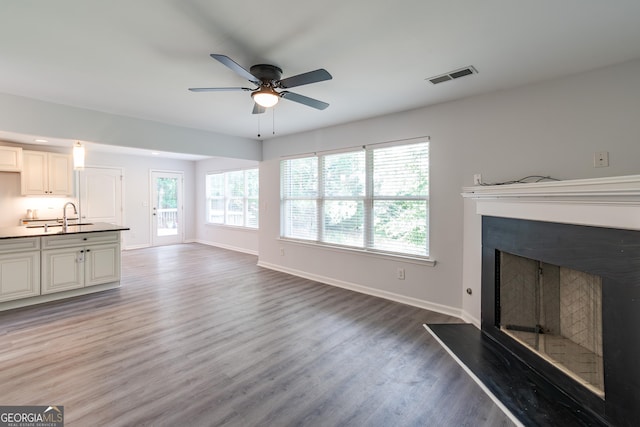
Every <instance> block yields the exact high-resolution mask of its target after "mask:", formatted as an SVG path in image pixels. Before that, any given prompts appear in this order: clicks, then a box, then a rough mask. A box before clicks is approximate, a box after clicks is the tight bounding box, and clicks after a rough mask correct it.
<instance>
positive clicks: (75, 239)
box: [42, 231, 120, 249]
mask: <svg viewBox="0 0 640 427" xmlns="http://www.w3.org/2000/svg"><path fill="white" fill-rule="evenodd" d="M118 242H120V232H119V231H105V232H99V233H77V234H65V235H64V236H45V237H43V238H42V249H53V248H66V247H70V246H84V245H92V244H98V243H118Z"/></svg>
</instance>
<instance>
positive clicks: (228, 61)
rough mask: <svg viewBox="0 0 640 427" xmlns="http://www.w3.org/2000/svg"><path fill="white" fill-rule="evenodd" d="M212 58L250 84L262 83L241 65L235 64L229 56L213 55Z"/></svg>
mask: <svg viewBox="0 0 640 427" xmlns="http://www.w3.org/2000/svg"><path fill="white" fill-rule="evenodd" d="M210 56H211V57H212V58H213V59H215V60H216V61H219V62H221V63H222V64H224V65H226V66H227V67H228V68H230V69H231V71H233V72H234V73H236V74H237V75H239V76H240V77H242V78H244V79H247V80H249V81H250V82H252V83H255V84H258V83H259V82H260V79H259V78H257V77H256V76H254V75H253V74H251V73H250V72H248V71H247V70H245V69H244V68H243V67H242V66H241V65H240V64H238V63H237V62H235V61H234V60H233V59H231V58H229V57H228V56H226V55H218V54H216V53H212V54H211V55H210Z"/></svg>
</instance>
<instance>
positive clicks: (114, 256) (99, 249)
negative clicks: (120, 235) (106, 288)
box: [84, 244, 120, 286]
mask: <svg viewBox="0 0 640 427" xmlns="http://www.w3.org/2000/svg"><path fill="white" fill-rule="evenodd" d="M119 280H120V245H118V244H109V245H96V246H91V247H87V250H86V251H85V257H84V286H94V285H101V284H103V283H109V282H115V281H119Z"/></svg>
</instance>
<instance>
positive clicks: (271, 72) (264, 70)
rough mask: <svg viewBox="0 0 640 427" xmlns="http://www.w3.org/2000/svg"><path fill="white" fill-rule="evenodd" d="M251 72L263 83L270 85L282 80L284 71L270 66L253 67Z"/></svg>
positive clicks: (259, 65)
mask: <svg viewBox="0 0 640 427" xmlns="http://www.w3.org/2000/svg"><path fill="white" fill-rule="evenodd" d="M249 72H250V73H251V74H253V75H254V76H256V77H257V78H259V79H260V81H262V82H263V83H270V82H275V81H278V80H280V77H281V76H282V69H281V68H280V67H276V66H275V65H270V64H256V65H253V66H252V67H251V68H250V69H249Z"/></svg>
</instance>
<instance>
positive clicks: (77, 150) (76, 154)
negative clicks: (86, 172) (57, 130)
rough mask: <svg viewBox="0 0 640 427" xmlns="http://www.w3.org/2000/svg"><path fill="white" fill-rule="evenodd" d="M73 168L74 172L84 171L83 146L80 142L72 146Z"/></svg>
mask: <svg viewBox="0 0 640 427" xmlns="http://www.w3.org/2000/svg"><path fill="white" fill-rule="evenodd" d="M73 168H74V169H75V170H81V169H84V146H83V145H82V144H81V143H80V141H76V143H75V145H74V146H73Z"/></svg>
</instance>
